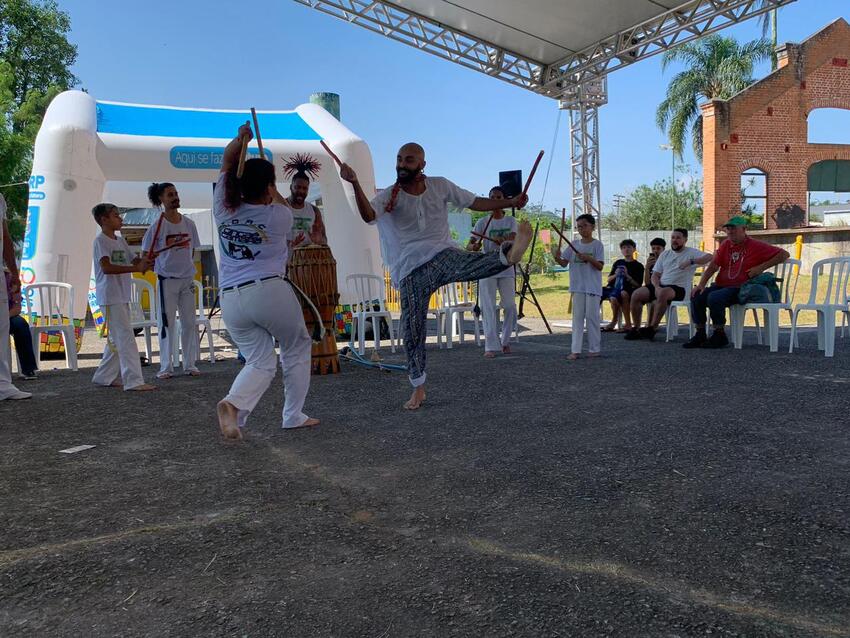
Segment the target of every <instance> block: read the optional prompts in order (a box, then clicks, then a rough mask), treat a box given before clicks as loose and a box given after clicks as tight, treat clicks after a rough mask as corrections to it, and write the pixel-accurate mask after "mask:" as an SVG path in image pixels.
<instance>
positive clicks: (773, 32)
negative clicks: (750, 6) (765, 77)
mask: <svg viewBox="0 0 850 638" xmlns="http://www.w3.org/2000/svg"><path fill="white" fill-rule="evenodd" d="M769 4H771V3H770V2H768V0H759V2H758V5H759V7H765V6H767V5H769ZM759 25H760V26H761V37H762V38H766V39H768V40H769V41H770V46H771V47H772V49H773V50H772V51H771V52H770V70H771V71H776V67H777V66H778V64H779V60H777V58H776V46H777V45H778V44H779V9H776V8H774V9H771V10H770V11H768V12H767V13H763V14H761V17H759ZM768 36H770V37H769V38H768Z"/></svg>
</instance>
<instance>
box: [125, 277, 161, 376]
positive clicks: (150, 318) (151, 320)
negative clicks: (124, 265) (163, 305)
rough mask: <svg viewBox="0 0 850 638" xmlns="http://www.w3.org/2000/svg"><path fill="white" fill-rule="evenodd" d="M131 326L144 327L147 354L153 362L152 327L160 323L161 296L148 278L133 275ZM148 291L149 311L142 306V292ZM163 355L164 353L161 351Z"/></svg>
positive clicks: (131, 286) (134, 328)
mask: <svg viewBox="0 0 850 638" xmlns="http://www.w3.org/2000/svg"><path fill="white" fill-rule="evenodd" d="M130 284H131V285H130V327H131V328H133V330H136V329H137V328H142V329H143V330H144V333H145V356H146V357H147V358H148V362H149V363H151V362H152V359H151V353H152V352H153V350H152V348H151V328H155V327H156V326H158V325H159V296H158V295H157V294H156V292H155V291H154V287H153V285H151V283H150V282H149V281H147V280H146V279H139V278H138V277H133V278H132V279H130ZM144 292H147V293H148V311H147V313H145V309H144V307H143V306H142V294H143V293H144ZM159 356H160V357H162V353H161V352H160V353H159Z"/></svg>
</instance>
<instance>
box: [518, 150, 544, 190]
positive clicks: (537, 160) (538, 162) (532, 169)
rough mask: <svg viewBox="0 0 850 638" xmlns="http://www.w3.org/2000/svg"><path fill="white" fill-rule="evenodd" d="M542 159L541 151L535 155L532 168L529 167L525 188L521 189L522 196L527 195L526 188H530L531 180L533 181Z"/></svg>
mask: <svg viewBox="0 0 850 638" xmlns="http://www.w3.org/2000/svg"><path fill="white" fill-rule="evenodd" d="M542 159H543V151H540V152H539V153H538V154H537V159H536V160H534V166H532V167H531V172H530V173H529V174H528V179H527V180H525V188H523V189H522V194H523V195H528V187H529V186H531V180H533V179H534V174H535V173H536V172H537V167H538V166H539V165H540V160H542Z"/></svg>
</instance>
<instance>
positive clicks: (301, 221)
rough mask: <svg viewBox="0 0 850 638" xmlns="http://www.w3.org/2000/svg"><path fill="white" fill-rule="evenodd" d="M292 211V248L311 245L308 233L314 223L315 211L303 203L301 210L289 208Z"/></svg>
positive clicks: (309, 205)
mask: <svg viewBox="0 0 850 638" xmlns="http://www.w3.org/2000/svg"><path fill="white" fill-rule="evenodd" d="M289 210H291V211H292V247H293V248H300V247H301V246H309V245H310V244H312V243H313V240H312V239H310V231H312V230H313V224H315V223H316V211H315V210H313V205H312V204H310V203H307V202H304V206H303V207H302V208H290V209H289Z"/></svg>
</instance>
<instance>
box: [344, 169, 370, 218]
mask: <svg viewBox="0 0 850 638" xmlns="http://www.w3.org/2000/svg"><path fill="white" fill-rule="evenodd" d="M339 176H340V177H341V178H342V179H344V180H345V181H346V182H348V183H349V184H351V185H352V186H353V187H354V201H355V202H356V203H357V211H358V212H359V213H360V217H361V218H362V219H363V221H364V222H366V223H367V224H368V223H369V222H373V221H375V219H376V218H377V215H375V209H373V208H372V204H371V202H370V201H369V198H368V197H366V193H364V192H363V187H362V186H360V182H359V181H358V180H357V173H355V172H354V169H353V168H351V167H350V166H349V165H348V164H343V165H342V166H340V167H339Z"/></svg>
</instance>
